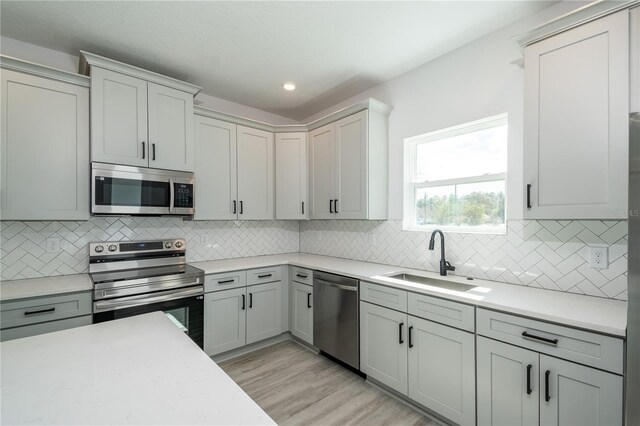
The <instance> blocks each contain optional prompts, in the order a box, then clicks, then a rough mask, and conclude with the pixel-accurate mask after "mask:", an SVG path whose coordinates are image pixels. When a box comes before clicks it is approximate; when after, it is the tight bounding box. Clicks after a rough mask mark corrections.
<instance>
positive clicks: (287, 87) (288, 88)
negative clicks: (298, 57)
mask: <svg viewBox="0 0 640 426" xmlns="http://www.w3.org/2000/svg"><path fill="white" fill-rule="evenodd" d="M282 88H283V89H284V90H286V91H287V92H291V91H294V90H296V85H295V83H284V84H283V85H282Z"/></svg>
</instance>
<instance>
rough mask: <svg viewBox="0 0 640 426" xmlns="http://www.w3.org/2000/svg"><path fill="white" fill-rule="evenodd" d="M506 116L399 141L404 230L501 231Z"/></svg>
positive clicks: (505, 174)
mask: <svg viewBox="0 0 640 426" xmlns="http://www.w3.org/2000/svg"><path fill="white" fill-rule="evenodd" d="M507 133H508V124H507V114H502V115H498V116H494V117H489V118H485V119H483V120H478V121H474V122H471V123H465V124H462V125H460V126H456V127H451V128H448V129H443V130H439V131H436V132H432V133H427V134H424V135H420V136H415V137H412V138H408V139H405V141H404V159H405V160H404V170H405V185H404V187H405V190H404V229H408V230H424V231H431V230H433V229H435V228H439V229H442V230H447V231H450V232H478V233H506V211H505V207H506V180H507Z"/></svg>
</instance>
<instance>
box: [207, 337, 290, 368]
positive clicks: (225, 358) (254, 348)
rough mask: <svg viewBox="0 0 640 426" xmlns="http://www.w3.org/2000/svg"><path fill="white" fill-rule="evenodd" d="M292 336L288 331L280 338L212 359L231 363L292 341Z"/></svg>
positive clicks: (270, 339)
mask: <svg viewBox="0 0 640 426" xmlns="http://www.w3.org/2000/svg"><path fill="white" fill-rule="evenodd" d="M292 337H293V336H292V335H291V333H289V332H288V331H285V332H284V333H282V334H280V335H279V336H275V337H271V338H269V339H265V340H261V341H260V342H256V343H251V344H250V345H246V346H243V347H241V348H238V349H232V350H230V351H227V352H223V353H221V354H217V355H213V356H212V357H210V358H211V359H212V360H213V361H215V362H216V364H217V363H220V362H224V361H229V360H230V359H234V358H237V357H239V356H242V355H246V354H249V353H251V352H255V351H257V350H259V349H263V348H266V347H269V346H273V345H275V344H277V343H281V342H285V341H287V340H292Z"/></svg>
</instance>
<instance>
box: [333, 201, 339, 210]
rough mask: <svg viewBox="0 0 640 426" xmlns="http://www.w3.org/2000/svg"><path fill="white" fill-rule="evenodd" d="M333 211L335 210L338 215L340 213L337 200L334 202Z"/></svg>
mask: <svg viewBox="0 0 640 426" xmlns="http://www.w3.org/2000/svg"><path fill="white" fill-rule="evenodd" d="M333 209H334V210H335V212H336V213H339V212H338V200H337V199H336V200H334V201H333Z"/></svg>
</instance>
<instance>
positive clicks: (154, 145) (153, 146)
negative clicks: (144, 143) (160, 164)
mask: <svg viewBox="0 0 640 426" xmlns="http://www.w3.org/2000/svg"><path fill="white" fill-rule="evenodd" d="M151 148H153V158H152V160H153V161H156V144H155V143H152V144H151Z"/></svg>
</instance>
